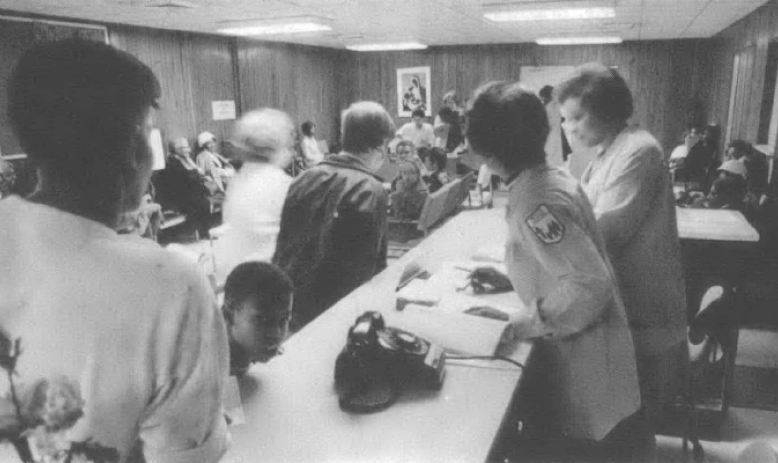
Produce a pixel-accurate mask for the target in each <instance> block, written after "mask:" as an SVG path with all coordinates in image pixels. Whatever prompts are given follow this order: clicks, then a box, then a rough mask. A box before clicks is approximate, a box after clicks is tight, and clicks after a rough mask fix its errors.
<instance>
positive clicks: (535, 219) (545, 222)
mask: <svg viewBox="0 0 778 463" xmlns="http://www.w3.org/2000/svg"><path fill="white" fill-rule="evenodd" d="M527 225H528V226H529V228H530V230H532V232H533V233H534V234H535V236H537V237H538V238H539V239H540V241H542V242H544V243H546V244H554V243H558V242H560V241H562V238H563V237H564V236H565V226H564V225H563V224H562V222H561V221H560V220H559V219H557V218H556V217H555V216H554V214H553V213H552V212H551V209H549V208H548V206H546V205H545V204H541V205H540V206H538V208H537V209H535V212H533V213H532V214H530V215H529V217H527Z"/></svg>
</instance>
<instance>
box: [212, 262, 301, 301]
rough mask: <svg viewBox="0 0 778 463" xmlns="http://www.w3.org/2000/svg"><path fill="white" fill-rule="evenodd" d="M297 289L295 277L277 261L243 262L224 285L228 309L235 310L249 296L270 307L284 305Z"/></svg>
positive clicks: (231, 273)
mask: <svg viewBox="0 0 778 463" xmlns="http://www.w3.org/2000/svg"><path fill="white" fill-rule="evenodd" d="M293 292H294V285H293V284H292V280H291V279H290V278H289V277H288V276H287V275H286V273H284V271H283V270H281V268H280V267H278V266H277V265H275V264H271V263H269V262H255V261H252V262H243V263H242V264H239V265H238V266H236V267H235V268H234V269H233V270H232V271H231V272H230V274H229V276H228V277H227V281H226V283H225V284H224V308H225V310H226V311H228V312H232V311H234V310H235V308H237V306H238V305H240V303H242V302H243V301H246V300H248V299H253V300H256V301H258V302H259V304H258V305H259V307H261V308H263V309H265V308H267V309H268V310H274V309H277V308H282V307H283V306H284V305H285V304H288V303H289V298H290V297H291V296H292V294H293Z"/></svg>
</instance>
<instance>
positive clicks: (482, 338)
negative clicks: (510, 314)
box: [387, 304, 509, 356]
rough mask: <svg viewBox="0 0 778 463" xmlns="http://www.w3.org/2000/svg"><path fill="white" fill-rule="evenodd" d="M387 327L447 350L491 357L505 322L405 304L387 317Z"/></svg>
mask: <svg viewBox="0 0 778 463" xmlns="http://www.w3.org/2000/svg"><path fill="white" fill-rule="evenodd" d="M387 324H388V325H389V326H393V327H397V328H400V329H403V330H405V331H408V332H411V333H413V334H415V335H417V336H420V337H422V338H424V339H426V340H427V341H429V342H431V343H433V344H436V345H438V346H440V347H442V348H443V349H444V350H446V351H447V352H450V353H455V354H463V355H484V356H492V355H495V354H496V353H497V348H498V347H499V345H500V342H502V340H503V336H504V335H505V333H506V330H508V329H509V326H508V322H506V321H499V320H494V319H491V318H485V317H481V316H478V315H469V314H466V313H461V312H453V311H446V310H442V309H441V308H439V307H425V306H422V305H416V304H409V305H408V306H406V307H405V309H404V310H403V311H402V312H397V313H395V314H392V315H391V317H388V318H387Z"/></svg>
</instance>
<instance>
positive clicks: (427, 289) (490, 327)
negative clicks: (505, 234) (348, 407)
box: [387, 261, 524, 355]
mask: <svg viewBox="0 0 778 463" xmlns="http://www.w3.org/2000/svg"><path fill="white" fill-rule="evenodd" d="M484 265H488V266H492V267H494V268H495V269H497V270H499V271H501V272H503V273H504V272H505V271H506V269H505V265H503V264H497V263H488V264H486V263H485V262H473V261H466V262H446V263H444V264H443V265H441V268H440V269H439V270H437V271H436V272H434V273H433V275H432V276H431V277H429V278H428V279H426V280H413V281H411V282H410V283H409V284H407V285H406V286H405V287H403V288H402V289H401V290H400V291H398V293H397V310H398V312H396V313H394V314H391V317H390V318H387V323H388V324H389V325H390V326H397V327H398V328H401V329H404V330H406V331H410V332H412V333H414V334H417V335H419V336H421V337H422V338H425V339H427V340H428V341H430V342H432V343H435V344H437V345H439V346H441V347H443V348H444V349H446V350H447V351H450V352H456V353H459V354H466V355H494V354H495V353H496V351H497V348H498V346H499V345H500V342H501V341H502V340H503V337H504V335H505V333H506V330H507V329H508V320H509V319H510V318H512V317H515V316H517V315H519V314H520V312H521V311H523V310H524V305H523V304H522V303H521V300H520V299H519V297H518V295H517V294H516V293H515V292H514V291H508V292H502V293H497V294H474V293H473V291H472V288H470V287H469V286H468V276H469V275H470V272H471V271H472V270H473V269H475V268H476V267H480V266H484ZM484 312H486V315H487V316H484V315H483V314H484ZM477 314H480V315H477Z"/></svg>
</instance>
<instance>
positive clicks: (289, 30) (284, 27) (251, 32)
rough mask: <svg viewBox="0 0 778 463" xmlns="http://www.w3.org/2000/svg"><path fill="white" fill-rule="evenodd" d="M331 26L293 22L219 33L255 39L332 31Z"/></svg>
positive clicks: (229, 29)
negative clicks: (258, 36)
mask: <svg viewBox="0 0 778 463" xmlns="http://www.w3.org/2000/svg"><path fill="white" fill-rule="evenodd" d="M331 30H332V28H331V27H330V26H326V25H324V24H320V23H316V22H293V23H279V24H263V25H258V26H247V27H232V28H227V29H219V30H218V32H220V33H222V34H227V35H238V36H242V37H253V36H257V35H285V34H304V33H308V32H324V31H331Z"/></svg>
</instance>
